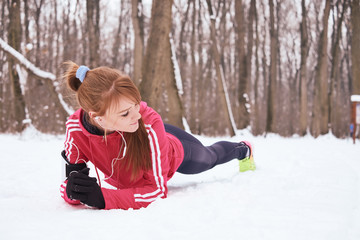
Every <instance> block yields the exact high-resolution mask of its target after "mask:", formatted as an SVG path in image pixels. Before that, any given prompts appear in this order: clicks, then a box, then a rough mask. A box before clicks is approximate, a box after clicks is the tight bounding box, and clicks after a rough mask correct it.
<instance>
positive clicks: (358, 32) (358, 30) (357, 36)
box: [351, 0, 360, 95]
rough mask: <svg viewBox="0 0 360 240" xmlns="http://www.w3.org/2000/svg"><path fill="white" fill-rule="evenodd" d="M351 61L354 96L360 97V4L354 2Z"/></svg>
mask: <svg viewBox="0 0 360 240" xmlns="http://www.w3.org/2000/svg"><path fill="white" fill-rule="evenodd" d="M351 27H352V38H351V61H352V68H351V70H352V94H357V95H360V67H359V66H360V44H359V43H360V2H359V0H352V4H351Z"/></svg>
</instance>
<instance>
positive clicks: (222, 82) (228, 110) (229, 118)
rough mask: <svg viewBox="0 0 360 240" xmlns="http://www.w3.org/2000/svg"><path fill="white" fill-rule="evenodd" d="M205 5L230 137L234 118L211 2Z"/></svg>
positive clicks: (219, 91)
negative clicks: (208, 15)
mask: <svg viewBox="0 0 360 240" xmlns="http://www.w3.org/2000/svg"><path fill="white" fill-rule="evenodd" d="M206 2H207V5H208V10H209V14H210V21H211V24H210V28H211V40H212V50H213V54H214V59H213V60H214V63H215V68H216V77H217V82H218V86H217V88H218V93H219V97H220V101H221V105H222V109H224V111H225V116H224V120H225V122H226V127H227V128H228V129H229V131H230V132H229V133H230V135H231V136H235V132H236V124H235V121H234V116H233V114H232V109H231V104H230V99H229V97H228V93H227V88H226V83H225V79H224V73H223V69H222V67H221V64H220V54H219V50H218V47H217V40H216V32H215V31H216V30H215V18H214V14H213V11H212V6H211V1H210V0H206Z"/></svg>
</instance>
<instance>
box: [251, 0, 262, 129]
mask: <svg viewBox="0 0 360 240" xmlns="http://www.w3.org/2000/svg"><path fill="white" fill-rule="evenodd" d="M250 8H253V12H254V18H255V33H256V40H255V79H254V113H253V127H252V128H251V129H252V133H253V134H255V135H258V134H260V126H259V125H260V111H259V109H260V106H259V105H260V101H259V100H260V99H259V92H260V91H259V77H260V72H259V68H260V61H259V48H260V46H259V45H260V41H259V29H258V14H257V8H256V0H251V6H250ZM250 75H251V73H250Z"/></svg>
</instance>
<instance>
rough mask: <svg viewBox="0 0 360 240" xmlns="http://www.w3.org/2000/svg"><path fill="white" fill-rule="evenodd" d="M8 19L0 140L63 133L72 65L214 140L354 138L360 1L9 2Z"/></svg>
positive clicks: (1, 33) (0, 46) (1, 12)
mask: <svg viewBox="0 0 360 240" xmlns="http://www.w3.org/2000/svg"><path fill="white" fill-rule="evenodd" d="M0 17H1V26H0V38H1V39H0V40H1V41H0V132H21V131H23V130H24V129H25V128H26V126H27V125H29V124H32V125H33V126H34V127H35V128H36V129H38V130H39V131H41V132H46V133H64V131H65V121H66V119H67V117H68V115H69V114H71V112H72V111H73V109H76V108H77V106H76V101H75V99H74V96H73V94H72V93H70V92H68V91H67V90H66V85H65V84H64V83H63V80H62V74H63V72H64V68H63V66H62V63H63V62H64V61H67V60H72V61H74V62H75V63H77V64H78V65H87V66H89V67H90V68H94V67H98V66H103V65H105V66H110V67H114V68H117V69H120V70H122V71H124V72H125V73H126V74H128V75H130V76H131V77H132V79H133V81H134V82H135V83H136V84H137V86H138V87H139V89H140V91H141V93H142V96H143V100H145V101H147V102H148V103H149V105H150V106H152V107H153V108H154V109H156V110H157V111H159V113H160V114H161V115H162V116H163V119H164V120H165V121H166V122H169V123H172V124H174V125H177V126H180V127H184V126H183V118H184V119H186V121H187V123H188V125H189V127H190V129H191V131H192V132H193V133H195V134H203V135H211V136H214V135H233V134H234V129H243V128H249V129H250V130H251V132H252V133H253V134H254V135H260V134H265V133H268V132H273V133H278V134H280V135H283V136H290V135H293V134H299V135H301V136H303V135H305V134H306V133H310V134H311V135H313V136H315V137H317V136H319V135H322V134H326V133H328V132H332V133H333V134H334V135H335V136H337V137H341V138H342V137H346V136H347V135H348V132H349V130H348V129H349V124H350V95H351V94H360V4H359V0H323V1H320V0H319V1H311V0H297V1H289V0H262V1H259V0H235V1H230V0H218V1H215V0H206V1H205V0H175V1H171V0H153V1H146V0H124V1H121V0H113V1H112V0H101V1H100V0H83V1H79V0H77V1H75V0H64V1H55V0H23V1H20V0H3V1H2V3H1V5H0ZM10 46H11V48H10ZM13 50H16V51H17V52H18V53H20V54H21V55H17V56H18V57H15V56H14V55H16V52H15V51H13ZM35 67H36V68H35Z"/></svg>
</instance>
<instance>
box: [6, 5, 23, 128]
mask: <svg viewBox="0 0 360 240" xmlns="http://www.w3.org/2000/svg"><path fill="white" fill-rule="evenodd" d="M8 3H9V5H8V9H9V20H10V21H9V26H8V42H9V44H10V46H12V47H13V48H14V49H15V50H20V45H21V29H22V28H21V20H20V19H21V18H20V9H21V5H20V3H21V1H20V0H12V1H9V2H8ZM8 71H9V84H8V86H9V91H6V92H9V95H8V96H7V100H8V102H7V104H9V105H10V109H8V111H6V112H7V126H8V129H7V130H8V131H10V132H13V131H17V132H20V131H22V130H23V128H24V125H23V120H24V119H25V100H24V97H23V94H22V90H21V86H20V79H19V73H18V71H17V69H16V62H15V61H14V60H13V59H11V58H10V59H8Z"/></svg>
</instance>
